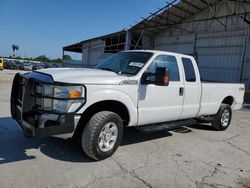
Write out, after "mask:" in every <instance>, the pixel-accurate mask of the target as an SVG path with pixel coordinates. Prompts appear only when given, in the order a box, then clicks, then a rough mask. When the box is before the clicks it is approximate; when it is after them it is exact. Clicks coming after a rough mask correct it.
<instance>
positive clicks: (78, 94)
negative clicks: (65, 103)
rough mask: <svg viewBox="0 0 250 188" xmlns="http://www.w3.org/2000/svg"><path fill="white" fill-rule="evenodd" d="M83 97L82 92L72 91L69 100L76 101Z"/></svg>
mask: <svg viewBox="0 0 250 188" xmlns="http://www.w3.org/2000/svg"><path fill="white" fill-rule="evenodd" d="M79 97H81V92H80V91H70V92H69V98H71V99H75V98H79Z"/></svg>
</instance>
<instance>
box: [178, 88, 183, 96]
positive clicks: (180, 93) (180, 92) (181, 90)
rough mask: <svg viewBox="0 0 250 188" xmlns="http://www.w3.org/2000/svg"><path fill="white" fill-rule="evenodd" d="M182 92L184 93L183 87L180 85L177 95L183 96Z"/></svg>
mask: <svg viewBox="0 0 250 188" xmlns="http://www.w3.org/2000/svg"><path fill="white" fill-rule="evenodd" d="M183 94H184V87H180V89H179V96H183Z"/></svg>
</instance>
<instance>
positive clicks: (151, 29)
mask: <svg viewBox="0 0 250 188" xmlns="http://www.w3.org/2000/svg"><path fill="white" fill-rule="evenodd" d="M222 2H227V3H230V2H231V3H237V5H238V4H241V5H243V6H244V5H248V6H249V5H250V0H173V1H171V2H166V5H165V6H164V7H162V8H158V10H157V11H156V12H154V13H150V15H149V16H148V17H145V18H144V17H142V19H143V20H142V21H140V22H139V23H137V24H136V25H134V26H132V27H131V28H129V29H128V30H129V31H131V32H133V33H142V32H143V34H148V35H154V34H157V33H158V32H160V31H163V30H166V29H167V28H170V27H173V28H178V29H180V30H184V31H186V32H190V31H187V30H185V28H180V27H179V24H181V23H188V22H194V21H205V20H209V19H215V20H217V21H218V22H220V23H221V24H223V23H222V22H221V21H220V20H219V19H220V18H222V17H223V16H222V17H214V16H213V14H212V12H213V11H215V9H216V5H218V4H219V3H222ZM235 7H237V6H235ZM205 10H210V12H211V16H210V17H209V18H207V19H202V20H191V19H190V18H192V17H193V16H195V15H197V14H198V13H200V12H202V11H205ZM246 13H250V12H237V9H236V8H235V10H232V14H231V15H224V17H226V16H234V15H238V16H241V17H243V15H244V14H246ZM246 21H248V20H246ZM126 32H127V30H121V31H118V32H115V33H111V34H108V35H103V36H100V37H96V38H92V39H88V40H84V41H81V42H79V43H76V44H72V45H69V46H65V47H63V50H64V51H71V52H82V44H83V43H87V42H91V41H93V40H97V39H105V38H107V37H110V36H114V35H119V34H121V33H126Z"/></svg>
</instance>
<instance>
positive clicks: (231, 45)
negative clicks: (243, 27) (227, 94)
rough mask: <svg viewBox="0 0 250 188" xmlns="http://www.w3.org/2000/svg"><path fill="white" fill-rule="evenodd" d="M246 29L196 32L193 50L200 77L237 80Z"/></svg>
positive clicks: (238, 78)
mask: <svg viewBox="0 0 250 188" xmlns="http://www.w3.org/2000/svg"><path fill="white" fill-rule="evenodd" d="M246 34H247V32H246V31H237V32H232V31H231V32H228V31H227V32H220V33H212V34H211V33H210V34H198V35H197V36H196V40H195V41H196V42H195V43H196V44H195V50H196V52H197V61H198V65H199V68H200V72H201V76H202V79H204V80H209V81H221V82H225V81H226V82H239V81H240V72H241V66H242V61H243V55H244V53H243V52H244V49H245V40H246Z"/></svg>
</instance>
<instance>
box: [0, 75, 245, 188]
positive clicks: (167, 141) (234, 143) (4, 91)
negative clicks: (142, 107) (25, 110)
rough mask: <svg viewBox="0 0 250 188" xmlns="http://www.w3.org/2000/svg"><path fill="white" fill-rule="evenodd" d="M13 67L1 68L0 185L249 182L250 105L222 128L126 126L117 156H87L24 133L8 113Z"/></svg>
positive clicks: (72, 146) (76, 187)
mask: <svg viewBox="0 0 250 188" xmlns="http://www.w3.org/2000/svg"><path fill="white" fill-rule="evenodd" d="M14 74H15V71H9V70H4V71H1V72H0V187H1V188H8V187H15V188H19V187H23V188H27V187H39V188H40V187H47V188H51V187H63V188H64V187H65V188H68V187H70V188H80V187H102V188H104V187H114V188H117V187H164V188H166V187H199V188H202V187H204V188H205V187H206V188H210V187H242V188H246V187H250V110H242V111H239V112H235V113H234V116H233V121H232V124H231V126H230V127H229V129H228V130H226V131H223V132H216V131H214V130H213V129H212V128H211V127H210V126H208V125H194V126H192V127H188V128H181V129H177V130H174V131H169V132H161V133H153V134H142V133H140V132H138V131H137V130H135V129H133V128H131V129H127V130H126V131H125V135H124V139H123V142H122V145H121V146H120V147H119V149H118V151H117V152H116V153H115V155H114V156H113V157H111V158H109V159H106V160H104V161H101V162H93V161H92V160H90V159H89V158H87V157H86V156H85V155H84V154H83V153H82V151H81V149H80V148H79V147H78V146H77V145H76V143H75V142H73V141H72V140H62V139H57V138H52V137H51V138H42V139H27V138H24V137H23V135H22V133H21V131H20V130H19V128H18V127H17V125H16V124H15V122H14V121H13V120H12V119H11V118H10V109H9V97H10V88H11V80H12V78H13V76H14Z"/></svg>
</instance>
